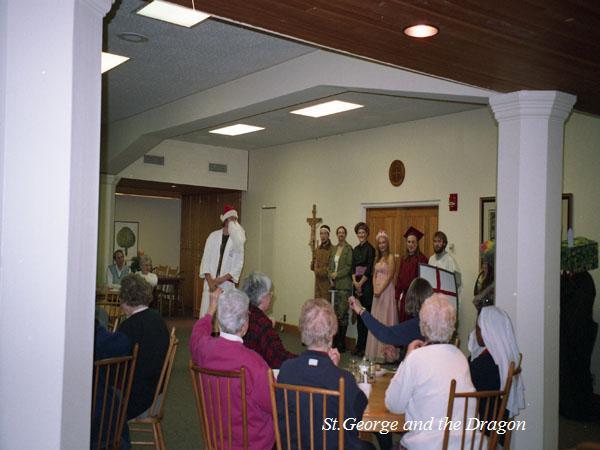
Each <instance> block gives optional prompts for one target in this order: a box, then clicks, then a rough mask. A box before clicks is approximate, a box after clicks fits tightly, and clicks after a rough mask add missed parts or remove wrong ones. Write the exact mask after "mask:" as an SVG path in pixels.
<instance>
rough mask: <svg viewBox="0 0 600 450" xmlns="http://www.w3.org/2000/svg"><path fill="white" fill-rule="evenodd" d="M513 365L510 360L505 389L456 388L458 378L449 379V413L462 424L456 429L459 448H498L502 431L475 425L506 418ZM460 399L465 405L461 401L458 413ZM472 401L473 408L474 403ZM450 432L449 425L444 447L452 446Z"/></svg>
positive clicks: (450, 416)
mask: <svg viewBox="0 0 600 450" xmlns="http://www.w3.org/2000/svg"><path fill="white" fill-rule="evenodd" d="M514 365H515V364H514V362H511V363H510V367H509V376H508V379H507V381H506V384H505V386H504V388H503V389H502V390H497V391H476V392H456V380H452V381H451V382H450V395H449V398H448V410H447V414H446V417H448V420H452V421H453V422H454V423H456V421H460V422H459V423H460V428H459V430H455V431H457V432H460V438H461V441H460V447H458V448H460V449H461V450H463V449H470V450H473V449H477V450H482V449H486V450H493V449H495V448H496V446H497V444H498V442H499V438H500V436H501V435H499V434H498V433H497V431H496V430H495V429H494V430H487V429H486V427H485V426H480V427H478V426H475V425H481V424H482V423H483V422H484V421H492V423H496V422H497V421H499V420H504V415H505V412H506V404H507V402H508V394H509V393H510V385H511V383H512V377H513V374H514V370H515V369H514ZM458 399H461V400H462V401H464V406H462V405H461V406H460V408H457V415H453V414H454V407H455V401H456V400H458ZM473 405H474V408H473V407H472V406H473ZM469 406H471V407H469ZM461 411H462V415H461ZM477 420H479V422H478V421H477ZM450 433H451V430H450V427H446V429H445V430H444V441H443V445H442V450H447V449H448V448H449V444H450ZM453 448H456V447H453Z"/></svg>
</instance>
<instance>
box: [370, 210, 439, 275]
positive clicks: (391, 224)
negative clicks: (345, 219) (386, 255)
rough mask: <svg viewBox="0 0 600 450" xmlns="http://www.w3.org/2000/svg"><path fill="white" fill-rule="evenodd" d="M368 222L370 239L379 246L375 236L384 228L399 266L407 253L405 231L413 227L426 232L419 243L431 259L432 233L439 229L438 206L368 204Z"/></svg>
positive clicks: (375, 245)
mask: <svg viewBox="0 0 600 450" xmlns="http://www.w3.org/2000/svg"><path fill="white" fill-rule="evenodd" d="M365 222H366V223H367V225H369V229H370V230H371V233H370V234H369V242H370V243H371V244H372V245H373V246H374V247H375V248H377V242H376V241H375V237H376V236H377V233H378V232H379V230H385V232H386V233H387V235H388V236H389V238H390V252H391V253H393V254H394V259H395V261H396V267H399V263H400V260H401V259H402V257H403V256H404V254H405V252H406V241H405V239H404V236H403V235H404V233H405V231H406V230H407V229H408V227H410V226H413V227H415V228H417V229H418V230H419V231H421V232H423V234H424V236H423V238H422V239H421V241H420V242H419V249H420V250H421V253H423V254H424V255H425V256H427V257H428V258H429V256H431V255H432V254H433V235H434V233H435V232H436V231H437V230H438V206H437V205H428V206H407V207H401V206H397V207H386V208H377V207H367V209H366V219H365Z"/></svg>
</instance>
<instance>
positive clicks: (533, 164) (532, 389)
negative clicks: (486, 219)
mask: <svg viewBox="0 0 600 450" xmlns="http://www.w3.org/2000/svg"><path fill="white" fill-rule="evenodd" d="M574 103H575V97H574V96H572V95H569V94H565V93H562V92H556V91H519V92H514V93H510V94H500V95H495V96H492V97H490V106H491V108H492V111H493V113H494V116H495V118H496V120H497V121H498V187H497V197H496V202H497V203H496V205H497V211H496V239H497V241H496V305H497V306H498V307H500V308H502V309H504V310H505V311H506V312H507V313H508V314H509V315H510V317H511V319H512V322H513V326H514V327H515V333H516V337H517V341H518V344H519V347H520V350H521V352H522V353H523V375H522V376H523V381H524V383H525V398H526V409H525V410H524V411H522V412H521V416H520V417H519V419H521V420H525V421H526V424H527V429H526V431H518V432H517V433H515V448H516V449H527V450H538V449H539V450H544V449H550V448H556V446H557V443H558V366H559V364H558V358H559V354H558V348H559V313H560V311H559V296H560V240H561V233H560V226H561V195H562V167H563V164H562V161H563V132H564V122H565V120H566V118H567V117H568V116H569V114H570V112H571V110H572V107H573V104H574Z"/></svg>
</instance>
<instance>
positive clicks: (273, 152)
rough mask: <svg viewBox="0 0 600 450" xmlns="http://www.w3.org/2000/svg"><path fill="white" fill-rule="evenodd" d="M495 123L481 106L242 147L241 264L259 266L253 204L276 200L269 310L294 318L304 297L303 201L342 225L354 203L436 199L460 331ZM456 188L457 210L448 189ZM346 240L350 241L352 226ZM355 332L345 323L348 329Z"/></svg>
mask: <svg viewBox="0 0 600 450" xmlns="http://www.w3.org/2000/svg"><path fill="white" fill-rule="evenodd" d="M496 132H497V128H496V125H495V122H494V119H493V118H492V116H491V113H490V112H489V110H488V109H487V108H483V109H481V110H477V111H470V112H465V113H461V114H454V115H447V116H443V117H437V118H432V119H427V120H420V121H415V122H409V123H404V124H398V125H391V126H387V127H382V128H377V129H372V130H367V131H361V132H356V133H350V134H346V135H340V136H333V137H329V138H324V139H319V140H313V141H306V142H301V143H295V144H289V145H285V146H280V147H274V148H268V149H264V150H258V151H252V152H250V170H249V188H248V192H247V193H246V194H245V195H244V197H243V207H242V209H243V211H244V221H243V222H244V225H245V227H246V231H247V233H248V243H247V244H246V245H247V257H246V266H245V272H246V273H248V272H249V271H250V270H253V269H260V268H261V261H260V256H259V255H260V251H259V247H258V246H259V236H260V229H261V207H262V206H265V205H266V206H276V207H277V209H276V215H275V217H276V219H275V223H274V225H273V227H274V236H273V239H274V242H275V245H274V248H275V251H274V262H273V263H272V265H271V267H273V273H272V274H270V275H272V278H273V281H274V283H275V293H276V296H277V300H276V302H275V304H274V315H275V317H276V318H277V319H280V318H281V317H282V315H283V314H284V313H285V314H287V318H288V322H292V323H297V321H298V316H299V311H300V306H301V305H302V303H303V302H304V301H305V300H306V299H308V298H310V297H311V296H312V295H313V275H312V272H310V270H309V268H308V267H309V261H310V249H309V246H308V239H309V227H308V225H307V223H306V218H307V217H308V216H309V215H310V212H311V208H312V204H313V203H316V204H317V212H318V216H319V217H323V219H324V222H325V223H327V224H329V225H330V226H331V227H332V228H333V227H336V226H338V225H345V226H346V227H347V228H348V229H349V230H350V229H352V228H353V227H354V224H355V223H356V222H358V221H359V220H361V213H362V209H361V204H364V203H369V204H372V203H383V202H415V201H437V202H439V227H440V228H441V229H442V230H444V231H445V232H446V234H447V235H448V239H449V241H450V243H453V244H454V246H455V257H456V259H457V260H458V262H459V264H460V266H461V268H462V271H463V282H464V285H465V293H466V295H465V296H464V298H463V299H462V305H463V307H462V308H461V312H460V323H461V329H460V335H461V339H462V342H463V343H466V342H467V333H468V331H470V328H471V327H472V324H473V323H474V320H475V308H474V307H472V305H471V304H470V300H471V297H470V296H469V293H470V292H471V290H472V286H473V284H474V282H475V278H476V276H477V271H478V242H479V197H482V196H489V195H494V193H495V186H496V179H495V174H496V147H497V136H496ZM394 159H401V160H402V161H403V162H404V164H405V167H406V178H405V181H404V184H403V185H402V186H401V187H398V188H395V187H393V186H392V185H391V184H390V182H389V181H388V168H389V164H390V163H391V162H392V161H393V160H394ZM452 192H457V193H458V196H459V197H458V205H459V206H458V212H449V211H448V206H447V205H448V194H449V193H452ZM349 242H350V243H351V244H352V245H355V244H356V237H355V236H354V233H350V236H349ZM353 333H354V331H353Z"/></svg>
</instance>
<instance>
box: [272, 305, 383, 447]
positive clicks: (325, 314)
mask: <svg viewBox="0 0 600 450" xmlns="http://www.w3.org/2000/svg"><path fill="white" fill-rule="evenodd" d="M299 325H300V332H301V335H302V342H303V343H304V344H305V345H306V347H307V350H306V351H305V352H304V353H302V354H301V355H300V356H298V357H297V358H294V359H289V360H287V361H285V362H284V363H283V364H282V366H281V370H280V371H279V376H278V377H277V382H279V383H285V384H295V385H299V386H310V387H317V388H324V389H331V390H337V389H339V379H340V377H343V378H344V383H345V388H344V389H345V392H344V417H346V418H353V419H356V422H355V423H357V422H358V421H359V420H361V419H362V415H363V412H364V410H365V408H366V407H367V397H366V396H365V394H364V393H363V392H362V391H361V390H360V389H359V387H358V385H357V384H356V380H355V379H354V376H353V375H352V374H351V373H350V372H347V371H345V370H342V369H340V368H338V367H337V364H338V363H339V360H340V354H339V352H338V351H337V350H336V349H335V348H332V342H333V336H334V335H335V333H336V332H337V328H338V324H337V318H336V315H335V312H334V311H333V308H332V307H331V304H330V303H329V302H328V301H327V300H323V299H320V298H318V299H315V300H308V301H307V302H306V303H304V305H303V306H302V310H301V312H300V323H299ZM279 394H281V392H278V397H277V402H278V410H279V411H284V409H285V408H284V404H283V399H282V398H281V397H282V396H281V395H279ZM322 403H323V402H322V401H315V402H314V405H313V407H314V413H313V414H314V415H313V417H314V422H313V425H314V428H313V429H312V430H311V426H310V423H309V420H308V419H309V417H308V415H306V414H304V415H303V416H302V419H301V420H303V422H302V423H301V424H300V430H296V429H295V427H294V429H292V430H290V434H294V435H295V433H298V432H299V433H301V437H302V442H303V443H304V442H310V435H311V433H313V432H314V435H315V436H318V435H319V434H320V433H321V432H322V430H321V427H322V425H323V420H321V418H323V405H322ZM288 405H289V412H290V416H292V417H293V416H294V415H295V408H296V404H295V399H291V401H290V402H289V404H288ZM299 408H300V411H308V410H309V400H308V397H307V396H306V395H303V396H301V397H300V406H299ZM337 408H338V403H337V399H336V398H334V397H331V396H329V397H328V398H327V405H326V411H327V412H328V414H331V411H337ZM332 428H333V427H332ZM280 429H281V430H282V433H285V432H286V431H285V430H286V427H285V424H284V423H283V418H282V417H280ZM328 433H330V434H328V435H327V443H328V445H327V450H331V449H337V442H338V441H337V431H335V430H330V431H329V432H328ZM284 440H285V438H284ZM292 441H293V442H294V440H292ZM344 443H345V448H346V449H374V447H373V446H372V444H371V443H368V442H366V441H362V440H360V439H359V438H358V431H357V430H356V429H355V428H353V427H350V429H346V431H345V440H344ZM315 444H316V445H317V447H316V448H321V447H320V445H321V444H320V440H319V439H316V442H315Z"/></svg>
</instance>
